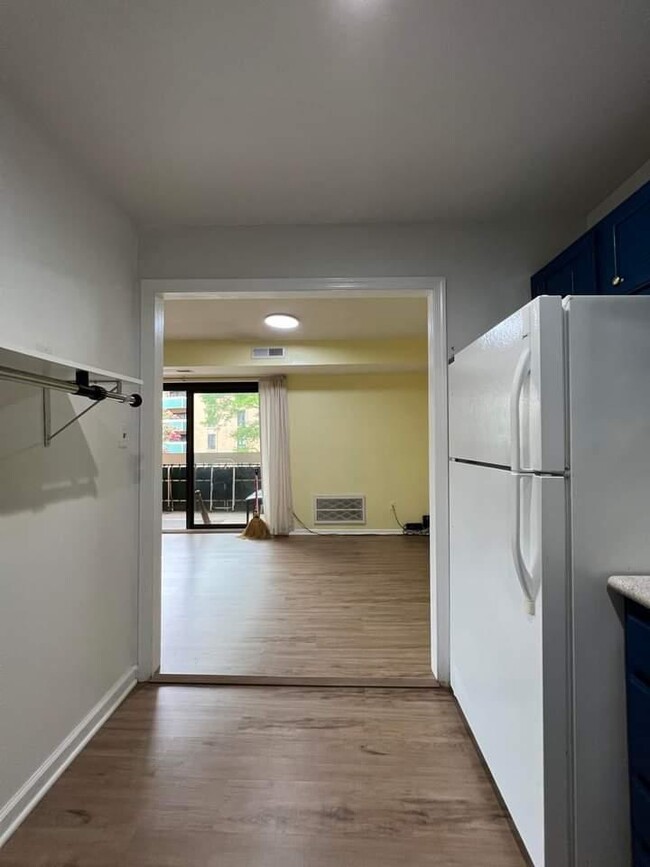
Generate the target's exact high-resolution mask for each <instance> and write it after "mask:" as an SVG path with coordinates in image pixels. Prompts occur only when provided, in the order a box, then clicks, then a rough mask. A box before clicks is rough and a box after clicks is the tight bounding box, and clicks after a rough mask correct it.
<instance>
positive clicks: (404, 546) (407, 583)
mask: <svg viewBox="0 0 650 867" xmlns="http://www.w3.org/2000/svg"><path fill="white" fill-rule="evenodd" d="M428 556H429V553H428V539H424V538H414V537H402V536H320V537H317V536H291V537H289V538H284V539H275V540H271V541H267V542H253V541H247V540H245V539H241V538H240V537H239V536H236V535H220V534H214V533H209V534H207V533H206V534H197V533H194V534H191V535H184V534H183V535H177V534H166V535H164V536H163V600H162V663H161V672H163V673H166V674H190V675H192V674H208V675H235V676H251V675H252V676H260V675H261V676H265V677H298V678H310V677H326V678H339V679H346V678H354V679H357V680H358V679H359V678H361V679H362V680H363V679H364V678H373V679H375V678H405V677H411V678H412V677H418V678H431V666H430V653H429V569H428Z"/></svg>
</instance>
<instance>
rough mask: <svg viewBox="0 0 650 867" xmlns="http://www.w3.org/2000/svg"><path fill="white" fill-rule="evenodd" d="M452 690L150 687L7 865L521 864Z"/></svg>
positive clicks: (56, 791) (58, 789)
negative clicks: (451, 694) (462, 720)
mask: <svg viewBox="0 0 650 867" xmlns="http://www.w3.org/2000/svg"><path fill="white" fill-rule="evenodd" d="M524 864H525V861H524V859H523V857H522V856H521V854H520V852H519V849H518V847H517V845H516V842H515V839H514V837H513V835H512V833H511V831H510V828H509V823H508V820H507V818H506V816H505V814H504V811H503V809H502V807H501V806H500V805H499V802H498V800H497V797H496V795H495V793H494V791H493V789H492V787H491V785H490V783H489V781H488V778H487V776H486V774H485V771H484V770H483V767H482V766H481V763H480V761H479V758H478V756H477V754H476V751H475V749H474V747H473V745H472V743H471V741H470V739H469V737H468V735H467V733H466V731H465V729H464V727H463V724H462V722H461V719H460V716H459V713H458V710H457V708H456V706H455V703H454V701H453V699H452V698H451V696H450V695H449V693H447V692H445V691H444V690H440V689H431V690H381V689H365V690H364V689H303V688H277V687H276V688H273V687H271V688H260V687H252V688H251V687H216V688H215V687H181V686H166V687H156V686H145V687H142V688H139V689H137V690H136V691H135V692H134V693H132V694H131V696H130V697H129V698H128V699H127V700H126V702H125V703H124V704H123V705H122V706H121V707H120V708H119V709H118V711H117V712H116V713H115V714H114V716H113V717H112V718H111V719H110V720H109V721H108V722H107V724H106V725H105V726H104V727H103V728H102V729H101V731H100V732H99V733H98V734H97V735H96V736H95V738H93V740H92V741H91V742H90V744H89V745H88V746H87V747H86V749H85V750H84V751H83V752H82V753H81V754H80V755H79V757H78V758H77V759H76V760H75V761H74V762H73V764H72V765H71V766H70V768H69V769H68V770H67V771H66V773H65V774H64V775H63V776H62V777H61V779H60V780H59V781H58V782H57V783H56V784H55V785H54V787H53V788H52V789H51V790H50V792H49V793H48V794H47V795H46V797H45V798H44V800H43V801H42V802H41V803H40V804H39V805H38V806H37V807H36V809H35V810H34V812H33V813H32V814H31V816H30V817H29V818H28V819H27V821H26V822H25V823H24V824H23V826H22V827H21V828H19V830H18V831H17V833H16V834H15V835H14V837H13V838H11V840H10V841H9V842H8V843H7V845H6V846H5V847H4V849H3V850H1V851H0V867H334V865H336V867H433V865H436V867H523V865H524Z"/></svg>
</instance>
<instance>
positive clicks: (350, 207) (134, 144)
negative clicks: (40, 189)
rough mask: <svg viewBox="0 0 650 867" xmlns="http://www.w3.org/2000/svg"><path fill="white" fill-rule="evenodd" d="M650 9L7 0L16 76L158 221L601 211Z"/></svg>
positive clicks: (649, 96) (633, 124)
mask: <svg viewBox="0 0 650 867" xmlns="http://www.w3.org/2000/svg"><path fill="white" fill-rule="evenodd" d="M649 46H650V4H648V2H647V0H544V2H540V0H0V76H1V78H2V80H3V82H4V84H5V86H7V87H8V89H9V91H10V92H11V93H13V94H14V95H15V96H16V97H17V98H18V99H19V100H20V101H22V102H24V103H25V104H26V105H27V106H28V107H29V108H30V109H31V110H32V112H33V113H34V114H35V115H36V116H37V117H39V118H40V120H41V121H42V122H43V123H45V125H46V126H48V127H49V128H50V130H51V131H52V132H53V133H54V134H55V135H56V136H57V137H58V139H59V140H61V141H62V142H63V143H64V144H65V145H66V146H67V147H68V149H69V150H70V151H71V152H72V153H73V154H74V155H75V156H76V157H77V158H78V159H80V160H81V161H82V162H83V163H84V164H85V165H86V167H87V168H88V169H89V170H90V171H91V172H92V173H94V174H95V175H96V176H97V177H98V178H99V179H101V182H102V183H103V184H104V185H105V187H106V189H107V190H108V191H109V192H110V194H111V195H112V196H113V197H114V198H115V199H116V200H117V201H119V202H120V203H121V204H122V205H123V207H124V208H125V209H126V210H127V211H128V212H129V213H130V214H131V215H132V216H133V217H134V219H135V220H136V221H137V222H138V223H139V224H140V225H171V224H187V225H197V224H208V223H214V224H231V225H233V224H236V225H252V224H267V223H276V224H277V223H322V222H354V221H382V222H383V221H422V220H434V219H457V218H463V219H486V218H489V219H494V218H496V217H499V216H506V215H508V216H510V215H516V214H523V213H533V212H535V213H540V212H548V213H556V212H557V213H559V212H570V213H572V214H586V213H587V211H589V210H590V209H591V208H592V207H593V206H594V205H596V204H597V203H598V202H599V201H600V199H602V198H603V197H604V196H605V195H606V194H607V193H609V192H610V191H611V190H612V189H613V188H614V187H615V186H617V185H618V183H620V182H621V181H622V180H623V179H624V178H625V177H627V176H628V175H630V174H631V173H632V172H633V171H634V170H635V169H637V168H638V167H639V165H641V163H643V162H644V161H645V160H646V159H647V157H648V154H649V153H650V86H649V84H650V50H649Z"/></svg>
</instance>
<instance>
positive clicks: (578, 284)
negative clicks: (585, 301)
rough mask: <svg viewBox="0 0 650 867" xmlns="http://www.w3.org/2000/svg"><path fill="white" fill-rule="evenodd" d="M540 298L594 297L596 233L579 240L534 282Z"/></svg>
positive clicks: (535, 294)
mask: <svg viewBox="0 0 650 867" xmlns="http://www.w3.org/2000/svg"><path fill="white" fill-rule="evenodd" d="M531 289H532V295H533V298H535V297H536V296H537V295H593V294H594V293H596V292H597V291H598V290H597V289H596V248H595V244H594V236H593V233H592V232H588V233H587V234H586V235H583V236H582V237H581V238H578V240H577V241H575V242H574V243H573V244H571V246H570V247H569V248H568V249H566V250H565V251H564V252H563V253H560V255H559V256H557V257H556V258H555V259H553V261H552V262H550V263H549V264H548V265H546V267H544V268H542V270H541V271H538V272H537V274H534V275H533V277H532V279H531Z"/></svg>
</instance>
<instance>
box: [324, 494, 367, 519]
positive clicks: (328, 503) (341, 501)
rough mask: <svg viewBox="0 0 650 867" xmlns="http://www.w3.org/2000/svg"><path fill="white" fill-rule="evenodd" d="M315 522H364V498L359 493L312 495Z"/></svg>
mask: <svg viewBox="0 0 650 867" xmlns="http://www.w3.org/2000/svg"><path fill="white" fill-rule="evenodd" d="M314 523H315V524H365V523H366V498H365V497H364V496H363V495H359V494H347V495H343V496H341V495H340V494H339V495H336V496H325V495H324V494H319V495H318V496H316V497H314Z"/></svg>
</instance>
